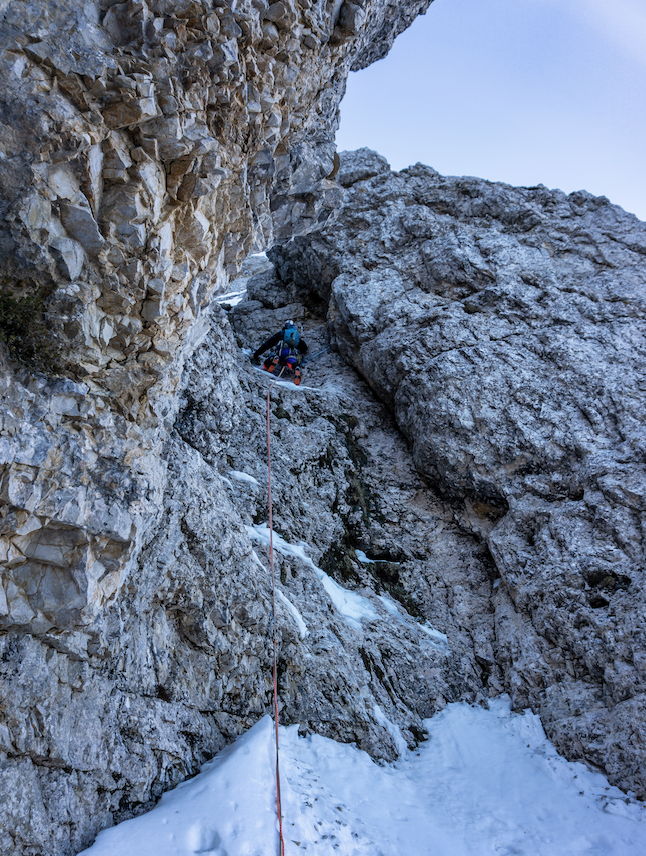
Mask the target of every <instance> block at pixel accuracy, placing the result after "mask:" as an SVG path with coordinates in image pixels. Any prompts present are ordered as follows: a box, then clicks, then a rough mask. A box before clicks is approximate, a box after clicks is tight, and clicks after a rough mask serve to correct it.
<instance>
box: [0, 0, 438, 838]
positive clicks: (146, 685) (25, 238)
mask: <svg viewBox="0 0 646 856" xmlns="http://www.w3.org/2000/svg"><path fill="white" fill-rule="evenodd" d="M427 6H428V0H411V2H405V3H401V4H391V3H388V4H387V3H385V2H383V0H374V2H365V3H363V2H357V3H354V2H345V3H333V4H325V3H322V2H319V3H314V4H312V3H310V2H307V3H305V2H302V3H300V4H294V3H292V2H289V0H284V2H283V0H281V2H276V3H272V4H269V3H267V2H265V0H253V2H251V0H249V2H239V3H230V4H229V3H227V2H224V0H199V2H198V0H173V2H167V0H138V2H127V3H114V2H111V0H90V2H86V3H82V4H81V3H77V2H75V0H57V2H25V3H20V4H16V3H8V2H2V0H0V67H1V74H0V277H1V278H2V286H1V287H2V291H1V292H0V297H2V298H3V300H4V298H5V297H7V295H8V296H9V297H10V301H9V303H8V304H6V305H8V306H9V307H11V306H14V307H15V306H17V307H18V308H17V310H16V311H17V312H18V310H20V311H21V312H23V315H24V311H23V310H24V306H25V305H26V304H25V303H24V300H25V299H26V298H29V299H32V298H34V299H35V298H36V297H37V298H38V300H40V301H43V316H44V322H45V326H46V328H47V331H48V335H49V336H50V337H51V339H52V340H53V341H54V342H55V343H56V344H57V347H58V350H59V351H60V356H59V358H58V369H59V370H58V372H53V371H49V373H47V372H46V373H45V374H39V373H37V372H36V373H34V372H33V371H31V370H30V369H29V368H28V367H25V366H24V365H22V364H21V363H20V361H15V360H14V361H10V360H8V359H7V358H6V354H5V350H4V348H3V349H2V354H0V360H1V367H0V374H1V377H0V386H1V388H2V402H1V406H2V412H1V420H0V526H1V530H0V570H1V584H0V647H1V648H2V657H1V666H0V675H1V684H0V712H1V716H0V776H1V777H2V792H3V794H7V795H8V798H7V800H6V801H4V802H3V805H2V809H1V811H2V813H3V816H2V818H1V821H0V849H2V852H3V853H7V854H14V853H15V854H18V853H19V854H28V853H29V854H49V853H51V854H63V853H66V854H67V853H72V852H76V851H78V850H79V849H80V848H81V847H82V846H84V845H85V844H86V843H87V842H89V841H90V840H91V839H92V837H93V835H94V834H95V833H96V831H97V830H98V829H100V828H101V827H102V826H105V825H106V824H109V823H111V822H113V821H114V820H115V819H118V818H119V817H125V816H128V815H129V814H132V812H133V811H137V810H139V809H140V808H141V807H142V806H145V805H146V804H147V803H149V802H150V800H151V799H155V798H156V796H158V794H159V793H160V792H161V791H162V790H163V789H164V788H165V787H167V786H169V785H170V784H172V783H175V782H177V781H178V780H179V779H180V778H182V777H184V776H185V775H187V774H188V773H190V772H192V771H194V770H195V769H196V767H197V765H198V764H199V762H200V760H201V759H202V758H203V757H204V756H205V755H206V754H210V753H212V752H213V751H215V750H216V749H217V748H218V747H219V746H220V745H222V743H223V741H224V740H225V739H227V738H228V736H230V735H231V734H233V733H235V731H236V729H237V728H242V727H244V726H245V723H248V722H249V721H250V720H249V717H253V716H255V715H257V711H258V710H259V709H263V710H264V709H265V708H264V706H263V705H265V704H266V693H267V687H266V685H265V683H266V681H265V677H264V676H259V674H257V670H256V665H257V664H256V663H255V661H254V657H257V656H259V654H258V651H259V649H260V647H262V646H264V645H265V642H266V640H265V637H264V636H263V633H265V631H266V627H265V626H264V625H263V624H262V622H260V623H259V624H258V625H257V627H256V625H253V626H254V627H256V629H255V630H254V631H253V632H252V631H250V630H248V629H245V630H243V631H241V633H242V636H241V638H244V640H245V641H244V643H243V642H241V643H240V645H241V646H242V647H238V648H236V646H235V645H233V644H232V645H230V646H229V647H230V651H231V652H232V653H231V656H234V655H237V654H241V652H243V653H244V656H242V654H241V656H242V659H241V662H240V663H239V664H238V665H237V667H236V668H238V669H239V670H241V671H240V672H239V676H240V677H239V680H238V679H237V678H236V679H235V680H234V679H233V678H232V679H231V680H230V682H229V684H227V687H228V689H227V687H224V688H223V686H222V685H221V684H218V683H217V681H218V680H220V681H221V680H222V678H221V675H222V674H224V672H223V671H221V670H223V669H224V668H225V666H224V661H223V662H222V663H220V664H219V666H218V668H217V669H215V666H214V663H213V661H212V659H211V653H209V654H208V655H204V657H202V655H200V650H201V649H200V644H201V643H200V642H199V641H195V639H198V637H197V636H195V637H194V636H193V635H192V631H191V630H189V629H186V628H188V627H189V624H190V620H189V619H188V618H186V617H184V618H182V617H181V616H183V615H185V614H186V615H189V614H190V615H192V616H193V617H194V616H195V615H196V614H197V613H196V610H198V608H199V609H201V608H202V606H203V605H204V603H209V604H210V603H214V604H215V603H217V602H218V594H217V592H218V591H220V589H218V588H217V587H218V585H221V586H222V587H223V588H224V589H226V590H227V591H229V590H230V588H231V585H232V580H234V578H235V574H237V573H240V574H243V575H244V574H246V573H251V572H250V570H249V563H251V566H256V567H257V565H256V564H255V560H254V559H253V558H252V557H251V558H250V556H251V553H250V546H249V541H248V537H247V535H246V531H245V530H244V529H240V526H239V525H238V528H237V529H236V527H235V526H234V527H233V528H231V527H228V528H227V526H226V525H225V522H226V521H228V520H229V518H228V517H227V514H228V512H227V511H226V507H227V506H226V502H225V506H223V509H224V510H222V511H221V512H219V514H220V519H221V520H222V521H224V522H223V524H222V525H223V528H222V529H221V530H218V531H220V532H221V533H233V534H227V535H226V537H225V536H224V535H222V537H221V538H220V539H219V540H218V543H217V551H216V553H217V554H214V555H213V556H210V557H209V558H208V562H207V564H206V565H204V564H200V562H199V559H194V558H191V556H192V555H193V554H192V553H191V551H190V549H189V546H190V545H191V544H194V539H193V541H191V537H192V536H190V528H187V527H188V526H189V525H188V524H185V529H186V532H187V533H188V534H185V533H183V532H182V530H181V527H180V530H179V531H180V532H182V535H181V539H180V540H177V539H175V540H173V538H172V537H171V535H170V534H169V533H170V529H169V532H166V533H165V534H164V537H168V539H169V540H168V544H167V549H168V550H169V551H171V552H172V551H177V554H176V555H175V554H173V556H170V555H169V556H165V557H164V560H163V561H162V558H161V557H160V555H161V554H158V552H156V551H158V550H161V549H162V541H163V538H162V530H161V529H160V526H161V525H162V523H161V521H162V520H165V521H166V522H167V525H168V527H170V528H171V529H172V526H175V525H177V526H180V522H181V521H183V520H184V517H183V516H182V515H183V513H184V512H182V514H180V511H179V510H178V508H179V507H181V508H183V504H184V502H185V498H186V496H187V495H189V494H187V493H186V491H187V490H188V488H189V487H190V485H189V484H188V481H187V480H189V481H190V479H193V482H192V484H193V487H194V488H195V490H197V486H198V482H199V487H200V491H201V492H202V493H200V496H202V497H203V498H202V499H197V498H196V499H195V501H194V503H193V508H194V511H193V513H196V512H195V508H197V505H198V504H199V503H203V508H204V515H207V516H208V514H210V513H211V512H212V510H213V508H217V507H218V503H219V502H220V499H221V498H222V497H223V496H224V494H222V493H221V489H220V488H219V487H218V486H217V484H216V485H214V486H213V487H212V493H209V490H211V488H209V487H208V485H207V484H206V483H205V484H204V485H202V483H201V478H202V476H201V475H199V473H200V472H202V471H201V470H200V469H199V466H198V464H195V467H193V465H192V464H191V465H189V463H188V462H190V461H192V460H193V459H192V458H191V454H193V453H191V452H190V450H186V449H184V446H182V447H181V449H178V447H177V446H174V445H173V441H172V437H173V436H175V435H174V434H173V426H174V424H175V421H176V418H177V415H178V408H179V394H180V392H181V390H182V388H183V383H184V382H183V381H182V377H183V371H184V366H185V363H186V361H187V360H188V359H189V358H190V356H191V354H192V353H193V351H194V350H195V348H196V347H197V345H198V344H200V343H202V342H203V341H204V339H205V337H206V335H207V333H209V330H210V331H211V333H210V335H215V336H217V335H220V336H221V337H222V342H224V343H225V344H226V347H227V348H229V349H230V348H231V347H232V340H231V339H230V338H229V339H227V338H226V335H227V334H226V331H227V330H228V322H226V319H224V317H223V316H221V315H218V313H217V312H214V314H213V317H212V318H209V317H208V316H209V305H210V302H211V300H212V297H213V295H214V294H218V293H222V292H224V291H226V289H227V286H228V279H229V275H230V274H231V273H235V272H236V270H237V268H238V266H239V264H240V263H241V261H242V260H243V259H244V258H245V257H246V256H247V255H248V253H249V252H250V251H251V250H253V249H259V248H263V247H265V246H267V245H269V244H271V243H274V242H277V241H283V240H287V239H289V238H290V237H292V236H294V235H297V234H305V233H306V232H307V231H309V230H310V229H312V228H314V227H318V226H320V225H321V224H323V223H324V222H326V220H327V219H328V218H330V217H331V216H332V215H333V213H334V211H335V209H336V208H337V207H338V205H339V204H340V201H341V195H342V193H341V189H340V188H339V185H338V184H337V183H336V182H335V181H334V174H335V171H336V169H337V167H338V163H337V162H336V161H335V155H334V144H333V137H334V132H335V129H336V124H337V108H338V103H339V101H340V98H341V96H342V94H343V90H344V85H345V79H346V76H347V73H348V72H349V70H350V68H351V67H357V68H359V67H362V66H363V65H365V64H367V63H369V62H371V61H373V60H374V59H377V58H379V57H381V56H383V55H384V54H385V53H386V52H387V50H388V48H389V47H390V45H391V44H392V40H393V39H394V37H395V36H396V34H397V33H398V32H400V31H401V30H402V29H403V28H404V27H405V26H407V25H408V23H410V21H411V20H412V19H413V18H414V17H415V15H416V14H418V13H420V12H423V11H424V10H425V8H426V7H427ZM11 301H13V303H11ZM21 301H23V303H21ZM29 305H32V304H29ZM21 306H22V309H20V307H21ZM3 307H5V304H4V303H3ZM3 311H4V309H3ZM37 314H38V313H37V312H36V315H37ZM37 320H38V319H37V318H36V317H35V318H34V324H35V323H36V321H37ZM218 331H219V332H218ZM236 359H237V354H235V355H234V354H232V353H230V356H229V358H228V360H227V361H226V363H225V367H224V369H223V373H224V375H227V376H228V375H232V365H233V363H234V362H235V360H236ZM222 382H223V390H222V395H223V396H224V395H225V391H226V388H227V387H226V383H225V382H224V380H223V381H222ZM231 383H233V381H231ZM236 394H237V393H236ZM231 395H233V393H231ZM221 406H222V409H221V411H219V415H218V416H217V420H219V424H221V425H225V424H228V423H227V420H228V419H230V414H231V412H233V406H232V405H231V406H230V401H229V399H227V398H226V397H224V398H223V399H222V401H221ZM222 430H224V428H223V429H222ZM177 442H179V441H177ZM195 454H197V453H195ZM169 456H170V458H169ZM186 456H188V457H186ZM182 460H186V462H187V464H186V472H184V470H183V469H182V468H181V467H180V461H182ZM180 470H181V472H182V473H183V474H182V475H181V476H180V475H179V474H178V473H179V472H180ZM189 473H191V475H189ZM205 473H207V471H206V470H204V471H203V472H202V475H204V478H205V479H206V478H207V476H206V474H205ZM207 481H208V479H207ZM216 481H217V480H216ZM175 485H176V487H175ZM174 490H177V494H175V493H174ZM173 497H176V498H175V499H174V500H173ZM207 498H208V502H207ZM173 501H174V502H176V503H177V504H178V505H177V506H175V509H176V510H175V512H174V513H175V516H174V517H173V516H172V513H171V512H172V509H171V506H172V503H173ZM222 501H223V502H224V499H222ZM232 513H233V512H232ZM200 519H201V518H200ZM205 519H206V518H205ZM235 519H236V520H237V519H238V518H237V517H236V518H235ZM195 525H196V526H197V523H196V524H195ZM204 525H206V524H204ZM173 531H174V530H173ZM236 533H237V534H236ZM179 537H180V536H179V535H178V536H177V538H179ZM182 539H183V540H182ZM240 539H241V540H240ZM153 542H154V543H153ZM184 544H186V545H188V546H182V545H184ZM195 550H197V548H195ZM185 553H186V555H185ZM171 559H172V561H171ZM191 562H197V565H195V566H193V565H191ZM182 563H183V564H182ZM187 563H188V564H189V565H191V567H193V570H194V571H195V575H194V577H191V578H190V580H189V579H188V578H187V577H186V576H185V575H183V574H184V570H185V566H186V565H187ZM182 569H184V570H182ZM231 575H233V576H231ZM227 580H228V582H227ZM251 591H253V588H251V589H250V590H249V592H251ZM259 597H260V596H259ZM264 602H265V601H263V600H262V598H260V600H259V603H264ZM189 605H190V609H189ZM180 607H181V608H180ZM184 607H186V608H187V609H188V612H186V611H185V610H184ZM214 608H215V607H214ZM191 610H192V611H191ZM227 615H228V613H227ZM191 620H192V619H191ZM196 620H197V619H196ZM213 620H215V621H216V624H214V625H213V627H216V628H217V626H218V625H217V621H219V620H220V619H217V620H216V619H213ZM222 620H224V619H222ZM226 620H227V621H229V618H227V619H226ZM231 620H234V619H231ZM237 620H238V619H235V621H237ZM187 622H188V623H187ZM252 624H253V622H252ZM191 626H192V625H191ZM210 626H211V625H209V627H210ZM223 626H225V627H229V624H225V625H223ZM243 626H244V627H247V628H248V627H249V626H252V625H244V622H243V624H241V625H240V627H243ZM169 627H170V629H169ZM236 627H237V625H236ZM181 628H184V630H181ZM196 632H197V631H196ZM209 632H210V631H209ZM214 632H215V631H214ZM217 632H220V631H217ZM236 632H237V631H236ZM254 633H255V634H256V635H259V637H261V641H256V642H254V641H253V640H252V639H251V636H253V635H254ZM245 634H247V635H245ZM248 634H251V636H249V635H248ZM199 638H201V637H199ZM225 647H226V646H225ZM263 650H264V648H263ZM245 658H246V659H245ZM236 674H238V672H236ZM168 675H170V676H171V678H172V680H171V678H168ZM213 675H219V676H220V677H213ZM242 675H244V676H245V677H244V678H243V677H241V676H242ZM251 675H253V676H254V677H253V678H252V677H250V676H251ZM169 680H170V681H171V684H172V690H169V689H168V681H169ZM225 683H226V681H225ZM216 684H217V688H216ZM261 685H262V686H261ZM259 687H260V689H259ZM231 694H233V695H235V696H236V698H237V702H236V703H235V704H234V703H231V704H230V705H229V703H228V702H226V703H225V702H224V701H223V699H225V698H228V697H229V695H231ZM216 699H219V700H218V701H216ZM227 705H228V706H227ZM236 705H237V707H236ZM216 708H217V710H218V711H222V712H223V713H222V715H223V716H224V715H225V713H227V715H229V714H230V715H231V716H234V713H233V712H231V711H234V712H235V716H238V717H241V716H242V715H241V714H240V710H241V709H244V711H245V713H244V717H246V718H244V717H242V718H240V719H237V720H235V724H234V725H230V724H228V721H224V720H223V721H222V722H220V720H218V719H217V717H216V716H215V710H216ZM381 730H382V731H383V728H382V729H381ZM385 733H386V732H384V734H385Z"/></svg>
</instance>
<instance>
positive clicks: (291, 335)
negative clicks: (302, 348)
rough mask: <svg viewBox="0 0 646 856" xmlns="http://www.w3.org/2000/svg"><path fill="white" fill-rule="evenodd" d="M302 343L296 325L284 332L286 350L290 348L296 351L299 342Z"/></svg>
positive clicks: (286, 328)
mask: <svg viewBox="0 0 646 856" xmlns="http://www.w3.org/2000/svg"><path fill="white" fill-rule="evenodd" d="M300 341H301V337H300V335H299V333H298V330H297V329H296V325H295V324H294V325H293V326H292V327H285V329H284V330H283V346H284V347H286V348H290V349H291V350H293V351H294V350H296V348H298V345H299V342H300Z"/></svg>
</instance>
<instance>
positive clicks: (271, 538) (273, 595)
mask: <svg viewBox="0 0 646 856" xmlns="http://www.w3.org/2000/svg"><path fill="white" fill-rule="evenodd" d="M284 371H285V366H283V367H282V369H281V370H280V374H279V375H278V377H277V378H276V380H274V381H273V382H272V383H271V384H270V385H269V389H268V390H267V492H268V495H269V567H270V568H271V598H272V601H271V602H272V606H271V609H272V620H271V623H272V629H273V646H274V669H273V682H274V722H275V725H276V811H277V813H278V832H279V835H280V847H279V851H278V854H279V856H285V841H284V839H283V818H282V812H281V806H280V765H279V760H278V758H279V752H278V682H277V679H276V672H277V668H276V659H277V658H276V653H277V649H278V640H277V638H276V578H275V576H274V527H273V525H272V519H271V443H270V433H269V394H270V393H271V390H272V387H273V386H274V384H275V383H276V381H278V380H279V379H280V377H281V375H282V373H283V372H284Z"/></svg>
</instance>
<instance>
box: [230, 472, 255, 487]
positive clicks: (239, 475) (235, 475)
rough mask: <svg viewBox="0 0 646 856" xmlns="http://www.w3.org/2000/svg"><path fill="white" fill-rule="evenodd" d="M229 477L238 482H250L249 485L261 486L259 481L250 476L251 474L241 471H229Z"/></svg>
mask: <svg viewBox="0 0 646 856" xmlns="http://www.w3.org/2000/svg"><path fill="white" fill-rule="evenodd" d="M229 475H230V476H231V478H232V479H235V480H236V481H240V482H249V484H257V485H259V484H260V482H259V481H258V479H255V478H254V477H253V476H250V475H249V473H243V472H240V470H229Z"/></svg>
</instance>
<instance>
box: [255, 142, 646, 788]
mask: <svg viewBox="0 0 646 856" xmlns="http://www.w3.org/2000/svg"><path fill="white" fill-rule="evenodd" d="M339 176H340V180H341V182H342V183H343V184H344V186H346V188H347V189H346V195H345V204H344V208H343V212H342V214H341V216H340V218H339V220H338V221H337V223H336V224H335V225H334V227H332V228H328V229H324V230H323V231H322V232H321V233H319V234H317V235H315V236H311V237H308V238H298V239H296V240H295V241H294V242H293V243H291V244H289V245H287V246H285V247H282V248H277V249H276V250H275V251H274V252H273V254H272V255H273V259H274V261H275V262H276V263H277V265H278V269H279V272H280V276H281V278H282V279H283V281H284V282H285V283H286V287H289V288H291V289H292V290H293V291H294V293H297V292H298V291H299V289H300V292H301V294H302V293H306V294H310V295H311V296H312V299H314V298H316V299H318V300H323V301H324V302H325V304H327V305H328V321H329V324H330V329H331V334H332V337H333V341H334V343H335V344H336V347H338V349H339V351H340V352H341V353H342V354H343V355H344V356H345V357H346V358H347V359H348V361H349V362H350V363H351V364H352V365H354V366H355V367H356V368H357V369H358V370H359V371H360V372H361V374H362V375H363V376H364V377H365V378H366V380H367V381H368V383H369V384H370V385H371V387H372V388H373V389H374V390H375V391H376V392H377V393H378V395H379V397H380V398H381V399H382V400H383V401H384V402H386V403H387V404H388V406H389V407H391V408H392V411H393V413H394V416H395V419H396V421H397V424H398V425H399V427H400V428H401V430H402V431H403V432H404V434H405V435H406V437H407V438H408V439H409V441H410V443H411V447H412V451H413V455H414V460H415V464H416V467H417V469H418V471H419V472H420V473H422V474H424V475H425V476H426V477H427V478H428V479H430V480H431V483H432V484H434V485H435V486H436V487H437V489H438V490H439V491H440V493H441V495H443V496H444V497H446V498H447V499H449V500H450V501H452V502H454V503H458V505H460V506H461V509H462V510H461V512H460V519H461V521H462V525H463V526H464V528H465V529H466V530H470V531H472V532H473V533H474V534H476V535H478V536H479V537H480V538H481V539H482V540H483V542H484V543H486V545H487V546H488V548H489V550H490V552H491V555H492V557H493V560H494V562H495V571H496V574H497V575H499V578H500V579H499V582H497V585H496V588H495V591H494V594H493V599H492V604H493V607H494V609H495V642H494V645H493V657H494V660H495V662H496V664H497V665H498V666H499V667H500V668H501V669H502V670H503V673H504V681H505V686H506V687H507V688H508V689H509V690H510V691H511V692H512V694H513V697H514V700H515V704H516V706H517V707H519V708H522V707H525V706H527V705H531V706H532V708H533V709H535V710H536V711H537V712H539V713H540V715H541V717H542V719H543V722H544V724H545V726H546V728H547V730H548V733H549V734H550V736H551V737H552V738H553V739H554V740H555V741H556V743H557V745H558V746H559V747H560V748H561V749H562V750H563V751H564V752H565V753H566V754H567V755H568V756H569V757H575V758H582V759H585V760H586V761H588V762H589V763H591V764H593V765H596V766H598V767H600V768H603V769H604V770H605V771H606V772H607V773H608V775H609V777H610V779H611V781H613V782H616V783H618V784H621V785H622V786H623V787H627V788H631V789H633V790H635V791H636V792H638V793H639V794H640V795H641V796H642V797H643V796H644V795H645V794H646V780H645V779H644V770H646V753H645V750H644V746H645V745H646V730H645V729H646V637H645V632H646V631H645V627H644V622H643V615H644V608H645V605H646V591H645V582H646V580H645V576H644V566H645V557H644V536H643V525H644V512H645V510H646V505H645V503H646V493H645V490H646V466H645V464H646V461H645V458H644V448H645V440H646V431H645V429H644V425H645V424H646V374H645V372H644V365H645V357H646V340H645V337H644V331H645V329H646V327H645V326H644V319H645V314H646V261H645V255H646V224H644V223H642V222H640V221H639V220H637V219H636V218H635V217H634V216H632V215H630V214H627V213H625V212H624V211H623V210H622V209H620V208H618V207H617V206H614V205H611V204H610V203H609V202H608V200H607V199H605V198H604V197H601V198H596V197H593V196H591V195H589V194H587V193H584V192H580V193H573V194H570V195H569V196H566V195H565V194H564V193H562V192H560V191H550V190H547V189H546V188H545V187H542V186H539V187H534V188H512V187H509V186H506V185H503V184H493V183H490V182H486V181H482V180H480V179H475V178H445V177H442V176H440V175H439V174H438V173H437V172H435V171H434V170H433V169H431V168H429V167H426V166H422V165H421V164H418V165H416V166H414V167H411V168H409V169H407V170H404V171H403V172H401V173H393V172H391V171H390V170H389V169H387V167H386V166H385V165H384V161H383V158H381V157H380V156H378V155H377V154H376V153H374V152H370V151H369V150H360V151H359V152H354V153H343V154H342V156H341V169H340V172H339Z"/></svg>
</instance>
